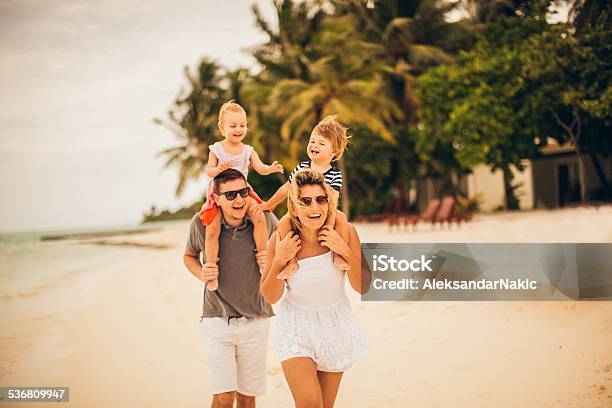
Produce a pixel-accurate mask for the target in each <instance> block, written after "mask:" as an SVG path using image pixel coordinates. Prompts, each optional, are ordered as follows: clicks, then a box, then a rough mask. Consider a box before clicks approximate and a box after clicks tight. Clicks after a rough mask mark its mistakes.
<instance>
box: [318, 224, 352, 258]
mask: <svg viewBox="0 0 612 408" xmlns="http://www.w3.org/2000/svg"><path fill="white" fill-rule="evenodd" d="M319 242H320V243H321V245H323V246H324V247H327V248H329V249H330V251H332V252H335V253H337V254H338V255H340V256H342V257H348V256H349V255H350V251H351V250H350V248H349V246H348V245H347V244H346V242H344V240H343V239H342V237H340V234H338V233H337V232H336V231H335V230H334V229H333V228H332V227H331V226H329V225H324V226H323V227H322V228H321V232H319Z"/></svg>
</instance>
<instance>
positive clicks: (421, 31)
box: [334, 0, 476, 211]
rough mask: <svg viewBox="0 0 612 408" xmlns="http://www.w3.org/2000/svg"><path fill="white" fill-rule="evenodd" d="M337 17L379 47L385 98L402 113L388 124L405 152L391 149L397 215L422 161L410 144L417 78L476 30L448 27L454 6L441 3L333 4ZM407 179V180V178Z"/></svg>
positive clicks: (460, 24)
mask: <svg viewBox="0 0 612 408" xmlns="http://www.w3.org/2000/svg"><path fill="white" fill-rule="evenodd" d="M334 3H335V4H336V9H337V12H338V13H339V14H349V15H352V16H354V21H355V27H357V28H358V29H360V30H361V31H362V32H363V33H364V35H365V36H366V38H367V40H368V41H370V42H374V43H377V44H382V46H383V48H382V52H381V53H380V55H379V58H382V59H383V60H384V61H385V62H386V66H387V68H386V69H385V70H383V80H384V83H385V84H386V91H385V92H386V94H387V95H388V96H389V98H391V99H392V100H393V101H395V103H396V104H397V105H398V106H399V107H400V108H401V112H402V114H401V115H399V116H398V117H397V118H396V120H395V121H394V122H393V123H392V124H391V127H390V129H391V131H392V132H393V133H394V134H396V135H397V136H398V137H399V138H400V139H401V140H402V143H403V144H404V146H402V147H401V148H399V147H398V148H395V149H393V152H394V153H393V154H392V157H391V160H390V163H389V165H390V167H391V169H392V176H393V177H394V179H395V181H396V190H397V200H398V203H397V204H396V205H394V207H395V208H398V209H399V210H400V211H404V210H405V209H406V207H407V202H408V199H407V192H406V181H407V179H409V178H414V177H415V176H416V177H417V181H418V179H419V175H418V174H417V170H418V168H419V167H422V166H421V165H419V163H421V160H420V158H419V156H418V154H417V151H416V148H415V141H414V140H413V139H414V137H413V135H414V133H415V130H414V129H415V128H416V126H417V125H418V117H417V114H418V110H419V104H420V103H419V98H418V95H417V92H416V78H417V77H418V76H419V75H421V74H422V73H423V72H424V71H425V70H427V69H428V68H430V67H433V66H436V65H439V64H447V63H451V62H453V61H454V57H455V55H456V54H457V53H458V52H459V51H460V50H462V49H468V48H470V47H471V46H472V45H473V43H474V40H475V36H474V34H475V30H476V29H475V27H474V26H473V25H472V24H471V23H468V22H466V21H465V20H460V21H456V22H448V21H447V18H446V16H447V15H448V13H450V12H452V11H454V10H456V9H457V7H458V5H459V4H458V2H445V1H441V0H411V1H402V0H374V1H372V0H370V1H366V0H359V1H348V0H336V1H334ZM407 176H410V177H407Z"/></svg>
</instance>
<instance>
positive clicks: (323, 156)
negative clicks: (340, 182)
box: [307, 132, 336, 164]
mask: <svg viewBox="0 0 612 408" xmlns="http://www.w3.org/2000/svg"><path fill="white" fill-rule="evenodd" d="M307 153H308V158H310V160H312V161H313V162H315V163H321V164H327V163H331V161H332V160H333V158H334V155H335V154H336V152H335V151H334V150H333V148H332V143H331V141H330V140H329V139H327V138H325V137H323V136H321V135H319V134H318V133H316V132H312V134H311V135H310V140H309V141H308V152H307Z"/></svg>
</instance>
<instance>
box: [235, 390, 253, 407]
mask: <svg viewBox="0 0 612 408" xmlns="http://www.w3.org/2000/svg"><path fill="white" fill-rule="evenodd" d="M236 408H255V397H250V396H248V395H242V394H241V393H239V392H237V393H236Z"/></svg>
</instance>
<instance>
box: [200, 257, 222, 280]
mask: <svg viewBox="0 0 612 408" xmlns="http://www.w3.org/2000/svg"><path fill="white" fill-rule="evenodd" d="M218 277H219V267H218V266H217V264H214V263H212V262H206V263H205V264H204V265H202V282H210V281H213V280H215V279H217V278H218Z"/></svg>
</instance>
